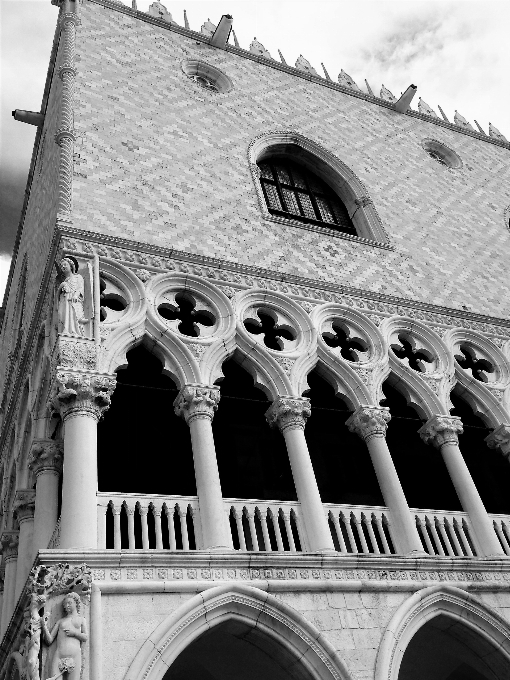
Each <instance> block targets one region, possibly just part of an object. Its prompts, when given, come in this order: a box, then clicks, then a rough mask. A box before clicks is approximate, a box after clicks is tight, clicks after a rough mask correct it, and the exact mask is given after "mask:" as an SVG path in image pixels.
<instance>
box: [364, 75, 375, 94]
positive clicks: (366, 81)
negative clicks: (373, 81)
mask: <svg viewBox="0 0 510 680" xmlns="http://www.w3.org/2000/svg"><path fill="white" fill-rule="evenodd" d="M365 85H366V87H367V92H368V94H369V95H371V96H372V97H375V94H374V93H373V91H372V88H371V87H370V83H369V82H368V80H367V79H366V78H365Z"/></svg>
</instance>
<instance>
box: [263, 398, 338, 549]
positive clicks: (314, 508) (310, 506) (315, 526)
mask: <svg viewBox="0 0 510 680" xmlns="http://www.w3.org/2000/svg"><path fill="white" fill-rule="evenodd" d="M310 412H311V411H310V400H309V399H307V398H306V397H278V398H277V399H275V401H274V402H273V403H272V404H271V406H270V407H269V409H268V410H267V412H266V418H267V421H268V423H269V425H270V426H271V427H275V426H276V427H278V428H279V429H280V431H281V432H282V434H283V437H284V439H285V445H286V447H287V453H288V455H289V460H290V466H291V468H292V476H293V478H294V485H295V487H296V494H297V497H298V500H299V503H300V504H301V517H302V518H303V521H304V524H305V529H306V535H307V538H308V545H309V549H310V550H311V551H313V552H318V551H334V550H335V546H334V543H333V539H332V537H331V531H330V529H329V524H328V520H327V517H326V514H325V512H324V506H323V504H322V500H321V497H320V493H319V487H318V486H317V480H316V479H315V473H314V471H313V466H312V461H311V459H310V453H309V451H308V445H307V443H306V439H305V425H306V420H307V418H308V417H309V416H310Z"/></svg>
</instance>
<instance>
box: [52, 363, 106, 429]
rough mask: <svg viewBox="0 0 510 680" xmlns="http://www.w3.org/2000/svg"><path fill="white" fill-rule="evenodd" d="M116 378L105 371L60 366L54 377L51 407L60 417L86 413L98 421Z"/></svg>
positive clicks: (103, 411) (64, 417) (104, 409)
mask: <svg viewBox="0 0 510 680" xmlns="http://www.w3.org/2000/svg"><path fill="white" fill-rule="evenodd" d="M116 382H117V378H116V376H114V375H107V374H104V373H88V372H81V371H66V370H63V369H59V370H58V371H57V374H56V377H55V384H54V387H53V391H52V393H53V395H54V396H53V398H52V400H51V407H52V408H53V409H54V410H55V411H58V412H59V413H60V415H61V416H62V418H63V419H64V420H65V419H66V418H70V417H73V416H76V415H84V414H88V415H89V416H91V417H93V418H96V419H97V420H99V419H100V418H101V416H102V415H103V413H105V411H107V410H108V408H109V406H110V401H111V395H112V393H113V391H114V389H115V385H116Z"/></svg>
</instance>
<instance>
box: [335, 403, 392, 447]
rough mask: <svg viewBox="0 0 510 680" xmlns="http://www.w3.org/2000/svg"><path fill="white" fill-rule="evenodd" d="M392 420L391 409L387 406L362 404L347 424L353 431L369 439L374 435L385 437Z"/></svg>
mask: <svg viewBox="0 0 510 680" xmlns="http://www.w3.org/2000/svg"><path fill="white" fill-rule="evenodd" d="M390 420H391V415H390V409H389V408H388V407H386V406H360V407H359V408H357V409H356V410H355V411H354V413H353V414H352V416H349V418H347V420H346V421H345V424H346V425H347V427H348V428H349V430H350V431H351V432H354V433H356V434H357V435H358V436H359V437H361V438H362V439H364V440H365V441H367V440H368V439H371V438H372V437H384V436H385V435H386V429H387V427H388V423H389V422H390Z"/></svg>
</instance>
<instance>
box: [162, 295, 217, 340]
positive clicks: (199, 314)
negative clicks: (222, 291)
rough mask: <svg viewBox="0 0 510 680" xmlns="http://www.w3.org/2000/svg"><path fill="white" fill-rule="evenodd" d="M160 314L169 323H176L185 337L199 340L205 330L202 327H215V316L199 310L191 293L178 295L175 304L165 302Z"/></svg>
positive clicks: (204, 310)
mask: <svg viewBox="0 0 510 680" xmlns="http://www.w3.org/2000/svg"><path fill="white" fill-rule="evenodd" d="M158 312H159V313H160V314H161V316H162V317H163V318H164V319H166V320H167V321H172V322H174V325H176V326H177V329H178V330H179V332H180V333H182V334H183V335H189V336H190V337H192V338H198V337H199V336H200V335H202V334H203V333H201V331H202V330H203V329H201V328H200V326H206V327H209V326H214V324H215V323H216V319H215V317H214V314H212V313H211V312H210V311H208V310H206V309H199V308H197V301H196V300H195V298H194V297H193V296H192V295H191V294H190V293H176V295H175V303H173V304H172V303H169V302H163V303H162V304H160V305H159V307H158Z"/></svg>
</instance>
